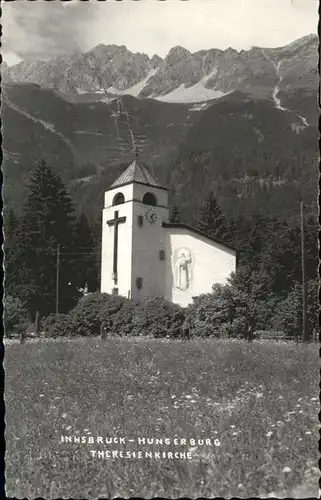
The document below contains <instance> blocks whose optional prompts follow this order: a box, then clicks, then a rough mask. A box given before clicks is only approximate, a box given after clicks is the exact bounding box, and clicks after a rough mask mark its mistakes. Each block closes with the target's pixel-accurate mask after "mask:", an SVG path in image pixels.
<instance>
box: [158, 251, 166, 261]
mask: <svg viewBox="0 0 321 500" xmlns="http://www.w3.org/2000/svg"><path fill="white" fill-rule="evenodd" d="M159 260H165V251H164V250H160V251H159Z"/></svg>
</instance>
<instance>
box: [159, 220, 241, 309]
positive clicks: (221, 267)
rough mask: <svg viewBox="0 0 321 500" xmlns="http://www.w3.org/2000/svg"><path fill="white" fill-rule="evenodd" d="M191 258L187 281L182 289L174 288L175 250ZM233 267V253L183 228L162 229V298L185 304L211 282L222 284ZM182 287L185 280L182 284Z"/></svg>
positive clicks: (208, 288)
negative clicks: (163, 237)
mask: <svg viewBox="0 0 321 500" xmlns="http://www.w3.org/2000/svg"><path fill="white" fill-rule="evenodd" d="M180 251H184V252H185V255H186V257H187V259H191V262H190V263H188V264H187V265H188V266H189V273H190V274H191V280H190V282H189V284H188V287H187V288H186V289H185V290H181V289H179V288H177V285H178V283H177V281H178V277H177V274H178V273H177V272H176V263H177V259H178V256H179V252H180ZM235 270H236V252H235V251H233V250H232V249H228V248H226V247H223V246H221V245H219V244H217V243H215V242H212V241H209V240H207V239H206V238H204V237H202V236H199V235H197V234H196V233H193V232H192V231H189V230H186V229H183V228H166V279H165V297H166V298H167V299H168V300H171V301H172V302H175V303H177V304H180V305H181V306H187V305H188V304H190V303H192V302H193V297H196V296H198V295H201V294H202V293H210V292H211V291H212V287H213V284H214V283H220V284H225V283H226V280H227V278H228V277H229V276H230V274H231V272H233V271H235ZM182 285H183V287H184V286H185V283H182Z"/></svg>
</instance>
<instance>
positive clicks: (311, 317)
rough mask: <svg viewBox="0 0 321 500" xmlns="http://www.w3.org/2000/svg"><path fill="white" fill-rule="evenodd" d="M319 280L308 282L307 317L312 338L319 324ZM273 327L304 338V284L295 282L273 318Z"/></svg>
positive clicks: (289, 334)
mask: <svg viewBox="0 0 321 500" xmlns="http://www.w3.org/2000/svg"><path fill="white" fill-rule="evenodd" d="M319 285H320V284H319V280H318V279H317V278H315V279H312V280H309V281H308V282H307V319H308V324H307V327H308V334H309V338H310V339H311V338H312V336H313V334H314V333H316V332H317V331H318V326H319V317H318V315H319V312H320V309H319ZM272 324H273V327H274V328H275V329H277V330H281V331H283V332H284V333H285V334H286V335H287V336H289V337H298V338H302V284H301V283H295V284H294V286H293V288H292V290H291V291H290V292H289V293H288V295H287V296H286V298H285V299H284V300H283V301H282V302H281V303H280V304H279V305H278V310H277V313H276V314H275V316H274V317H273V319H272Z"/></svg>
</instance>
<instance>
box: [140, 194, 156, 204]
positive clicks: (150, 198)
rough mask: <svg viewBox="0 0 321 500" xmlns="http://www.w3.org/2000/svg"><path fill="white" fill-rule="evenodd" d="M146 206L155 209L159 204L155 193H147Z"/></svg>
mask: <svg viewBox="0 0 321 500" xmlns="http://www.w3.org/2000/svg"><path fill="white" fill-rule="evenodd" d="M143 203H144V205H152V206H153V207H155V206H156V204H157V199H156V196H155V195H154V194H153V193H145V194H144V196H143Z"/></svg>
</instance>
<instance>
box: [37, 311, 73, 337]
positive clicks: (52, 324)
mask: <svg viewBox="0 0 321 500" xmlns="http://www.w3.org/2000/svg"><path fill="white" fill-rule="evenodd" d="M69 328H70V318H69V315H68V314H58V316H57V315H56V314H50V315H49V316H47V318H45V319H43V320H42V322H41V332H42V333H43V335H44V336H45V337H51V338H56V337H66V336H68V335H69V333H70V332H69Z"/></svg>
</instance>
